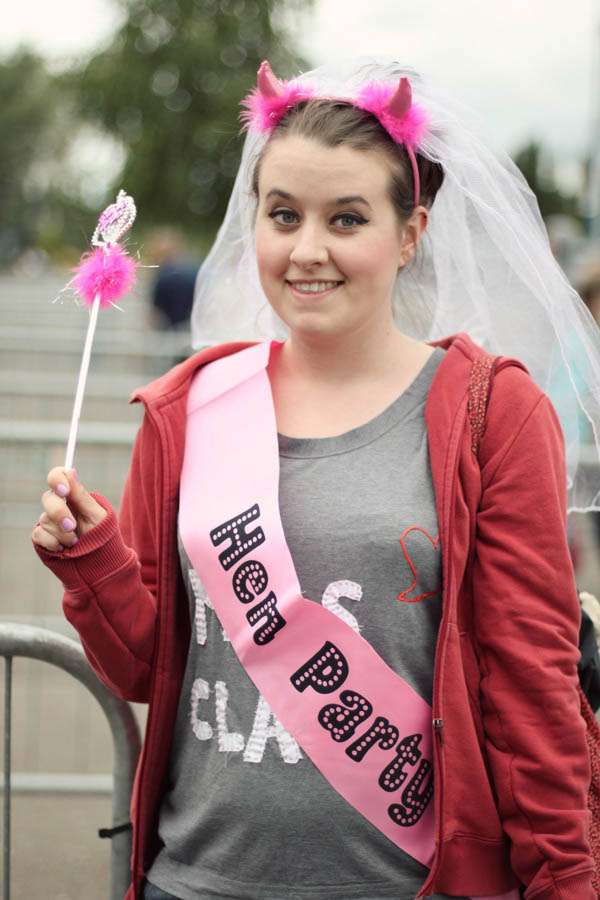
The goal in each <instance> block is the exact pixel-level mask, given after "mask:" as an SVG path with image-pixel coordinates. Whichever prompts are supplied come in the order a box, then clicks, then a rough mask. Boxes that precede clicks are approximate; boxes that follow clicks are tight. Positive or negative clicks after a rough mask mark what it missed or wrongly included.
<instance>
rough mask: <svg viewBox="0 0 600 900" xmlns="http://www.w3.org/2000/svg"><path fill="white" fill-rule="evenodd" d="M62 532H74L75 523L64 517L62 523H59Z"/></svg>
mask: <svg viewBox="0 0 600 900" xmlns="http://www.w3.org/2000/svg"><path fill="white" fill-rule="evenodd" d="M60 524H61V526H62V530H63V531H74V530H75V522H74V521H73V519H70V518H69V517H68V516H65V517H64V519H63V520H62V522H61V523H60Z"/></svg>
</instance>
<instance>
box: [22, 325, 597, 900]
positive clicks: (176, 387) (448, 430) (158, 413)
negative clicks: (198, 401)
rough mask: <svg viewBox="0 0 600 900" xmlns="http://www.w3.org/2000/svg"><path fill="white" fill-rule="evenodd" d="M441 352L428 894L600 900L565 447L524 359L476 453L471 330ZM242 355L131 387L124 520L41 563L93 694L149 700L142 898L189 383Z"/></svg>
mask: <svg viewBox="0 0 600 900" xmlns="http://www.w3.org/2000/svg"><path fill="white" fill-rule="evenodd" d="M430 343H431V345H439V346H441V347H443V348H444V349H446V350H447V353H446V354H445V356H444V359H443V360H442V362H441V364H440V365H439V367H438V369H437V371H436V373H435V376H434V379H433V382H432V385H431V387H430V390H429V393H428V397H427V401H426V406H425V419H426V425H427V432H428V441H429V454H430V461H431V469H432V477H433V484H434V491H435V498H436V508H437V515H438V520H439V528H440V543H441V550H442V566H443V616H442V621H441V624H440V629H439V634H438V641H437V647H436V655H435V670H434V691H433V711H432V714H433V728H434V732H435V741H434V744H435V750H434V779H435V792H434V798H435V799H434V812H435V829H436V852H435V857H434V860H433V864H432V867H431V871H430V874H429V876H428V878H427V879H426V881H425V884H424V885H423V887H422V888H421V890H420V892H419V894H418V897H423V896H428V895H429V894H432V893H435V892H440V893H448V894H461V895H465V894H467V895H470V896H473V895H494V894H499V893H502V892H504V891H508V890H509V889H511V888H513V887H515V886H517V885H518V884H519V883H521V884H522V885H524V886H525V889H524V896H525V897H526V898H528V900H529V898H537V900H591V898H595V896H596V894H595V892H594V891H593V889H592V886H591V873H592V869H593V862H592V859H591V856H590V848H589V843H588V839H587V835H588V828H589V820H590V815H589V812H588V807H587V793H588V787H589V781H590V764H589V756H588V751H587V745H586V737H585V732H586V726H585V723H584V721H583V719H582V717H581V714H580V701H579V695H578V692H577V683H578V680H577V663H578V660H579V650H578V637H579V623H580V605H579V599H578V595H577V589H576V583H575V574H574V571H573V565H572V562H571V557H570V554H569V549H568V545H567V537H566V473H565V461H564V439H563V434H562V430H561V427H560V423H559V420H558V417H557V414H556V412H555V410H554V407H553V406H552V404H551V402H550V400H549V399H548V397H547V396H546V394H545V393H544V392H543V391H542V390H541V389H540V388H539V387H538V386H537V385H536V384H535V382H534V381H533V379H532V378H531V377H530V375H529V373H528V371H527V369H526V368H525V366H524V365H523V364H522V363H520V362H519V361H518V360H515V359H509V358H506V357H502V359H501V361H500V363H499V365H498V366H497V369H496V376H495V379H494V382H493V387H492V392H491V395H490V401H489V406H488V412H487V424H486V429H485V432H484V434H483V437H482V439H481V443H480V450H479V459H477V458H476V456H475V455H474V453H473V450H472V448H471V430H470V424H469V415H468V410H467V396H468V384H469V376H470V371H471V363H472V360H473V359H474V358H475V357H477V356H478V355H480V354H481V352H482V349H481V348H480V347H479V346H478V345H477V344H475V343H474V342H473V341H472V340H471V338H470V337H469V336H468V334H466V333H464V332H461V333H459V334H456V335H451V336H449V337H446V338H443V339H442V340H439V341H432V342H430ZM247 346H249V344H248V343H230V344H223V345H220V346H218V347H212V348H209V349H207V350H203V351H201V352H199V353H197V354H195V355H194V356H192V357H191V358H190V359H188V360H186V361H185V362H183V363H181V364H180V365H178V366H176V367H175V368H173V369H172V370H171V371H169V372H167V373H166V374H165V375H163V376H162V377H160V378H158V379H156V380H155V381H153V382H152V383H151V384H149V385H147V386H145V387H143V388H141V389H139V390H137V391H135V392H134V393H133V394H132V396H131V398H130V402H132V403H133V402H137V401H140V400H141V401H142V402H143V403H144V404H145V415H144V418H143V421H142V424H141V426H140V429H139V431H138V434H137V436H136V440H135V444H134V448H133V452H132V458H131V465H130V469H129V473H128V476H127V480H126V483H125V487H124V491H123V496H122V499H121V505H120V510H119V517H118V520H117V517H116V515H115V511H114V510H113V508H112V506H111V504H110V503H109V502H108V500H106V499H105V498H104V497H102V496H101V495H100V494H98V493H93V494H92V496H94V497H95V498H96V500H97V501H98V502H99V503H101V504H102V506H104V507H105V508H106V509H107V510H108V513H109V514H108V515H107V516H106V518H105V519H104V520H103V521H102V522H101V523H100V524H99V525H97V526H95V527H94V528H93V529H92V530H91V531H89V532H87V533H86V534H85V535H83V536H82V537H81V538H80V539H79V542H78V543H77V544H76V545H75V546H74V547H73V548H72V549H67V550H65V551H64V552H62V553H51V552H48V551H45V550H43V549H42V548H41V547H38V546H37V545H35V544H34V547H35V549H36V552H37V553H38V555H39V556H40V557H41V559H42V560H43V561H44V563H45V564H46V565H47V566H48V567H49V568H51V569H52V570H53V571H54V572H55V574H56V575H57V576H58V577H59V578H60V579H61V581H62V583H63V585H64V587H65V594H64V599H63V608H64V613H65V616H66V617H67V619H68V620H69V621H70V622H71V623H72V625H73V626H74V627H75V628H76V629H77V631H78V632H79V635H80V637H81V641H82V644H83V647H84V649H85V652H86V655H87V657H88V659H89V661H90V663H91V665H92V666H93V668H94V669H95V671H96V673H97V674H98V676H99V678H100V679H101V680H102V681H103V682H104V683H105V684H106V685H107V686H108V687H109V688H110V689H111V691H113V692H114V693H115V694H116V695H117V696H119V697H122V698H124V699H126V700H131V701H135V702H148V703H149V704H150V706H149V712H148V720H147V726H146V736H145V740H144V746H143V750H142V754H141V756H140V760H139V764H138V769H137V774H136V781H135V785H134V790H133V796H132V804H131V817H132V822H133V828H134V831H133V853H132V874H133V881H132V885H131V887H130V889H129V891H128V893H127V900H134V898H136V900H138V898H141V896H142V884H143V878H144V873H145V871H147V870H148V868H149V866H150V864H151V862H152V860H153V858H154V856H155V854H156V852H157V850H158V847H159V839H158V835H157V821H158V811H159V807H160V802H161V796H162V791H163V789H164V785H165V777H166V772H167V765H168V759H169V750H170V744H171V736H172V733H173V728H174V723H175V716H176V712H177V705H178V700H179V693H180V688H181V683H182V679H183V673H184V669H185V664H186V659H187V653H188V646H189V641H190V621H189V611H188V605H187V602H186V599H185V587H184V584H183V580H182V575H181V571H180V566H179V559H178V553H177V540H176V519H177V509H178V490H179V477H180V472H181V466H182V460H183V450H184V439H185V424H186V400H187V394H188V390H189V386H190V381H191V378H192V376H193V374H194V372H195V371H196V369H197V368H198V367H199V366H201V365H204V364H205V363H207V362H210V361H211V360H213V359H216V358H218V357H220V356H225V355H228V354H230V353H235V352H236V351H238V350H241V349H243V348H244V347H247Z"/></svg>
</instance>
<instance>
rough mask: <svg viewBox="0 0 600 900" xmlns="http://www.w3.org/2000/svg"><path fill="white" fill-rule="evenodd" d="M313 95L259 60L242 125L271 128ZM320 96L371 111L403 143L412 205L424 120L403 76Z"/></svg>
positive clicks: (417, 193)
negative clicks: (350, 91)
mask: <svg viewBox="0 0 600 900" xmlns="http://www.w3.org/2000/svg"><path fill="white" fill-rule="evenodd" d="M316 97H317V91H316V89H315V88H314V87H312V85H310V84H306V83H303V84H302V83H300V82H299V81H297V80H296V79H291V80H290V81H280V80H279V79H278V78H276V77H275V75H274V74H273V71H272V69H271V66H270V65H269V63H268V61H267V60H264V61H263V62H262V63H261V64H260V68H259V70H258V74H257V79H256V87H255V88H254V89H253V90H252V91H251V92H250V93H249V94H247V95H246V97H244V99H243V100H242V101H241V105H242V106H244V107H245V109H244V110H243V111H242V112H241V113H240V119H241V120H242V122H243V123H244V125H245V126H246V127H247V128H249V129H250V130H252V131H254V132H271V131H273V129H274V128H275V127H276V126H277V124H278V123H279V121H280V120H281V119H282V118H283V116H284V115H285V114H286V112H287V111H288V110H289V109H291V108H292V107H293V106H295V105H296V104H297V103H300V102H302V101H303V100H311V99H313V98H316ZM320 99H323V100H339V101H342V102H344V103H350V104H352V105H353V106H357V107H359V108H360V109H364V110H365V111H366V112H370V113H372V115H374V116H375V117H376V118H377V119H378V121H379V122H380V124H381V125H382V126H383V128H385V130H386V131H387V133H388V134H389V135H390V137H391V138H392V139H393V140H394V141H395V143H397V144H403V145H404V147H405V148H406V152H407V153H408V157H409V159H410V163H411V166H412V173H413V183H414V205H415V206H418V203H419V198H420V196H421V183H420V179H419V167H418V165H417V159H416V156H415V148H417V146H418V143H419V141H420V140H421V138H422V136H423V134H424V132H425V129H426V127H427V123H428V116H427V113H426V111H425V110H424V109H423V107H422V106H419V105H418V104H417V103H413V102H412V89H411V86H410V81H409V80H408V78H406V77H402V78H400V82H399V83H398V85H397V86H394V85H393V84H390V83H389V82H386V81H370V82H368V83H367V84H365V85H363V87H362V88H361V90H360V91H359V93H358V95H357V96H356V97H323V96H321V97H320Z"/></svg>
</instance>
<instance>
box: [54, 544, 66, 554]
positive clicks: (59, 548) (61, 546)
mask: <svg viewBox="0 0 600 900" xmlns="http://www.w3.org/2000/svg"><path fill="white" fill-rule="evenodd" d="M64 549H65V548H64V547H63V545H62V544H59V545H58V547H57V548H56V550H55V551H54V552H55V553H59V552H62V551H63V550H64Z"/></svg>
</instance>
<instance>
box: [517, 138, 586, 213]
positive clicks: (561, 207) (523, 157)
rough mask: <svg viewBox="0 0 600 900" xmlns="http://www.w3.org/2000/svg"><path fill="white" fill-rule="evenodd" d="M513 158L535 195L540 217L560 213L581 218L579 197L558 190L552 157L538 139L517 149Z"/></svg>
mask: <svg viewBox="0 0 600 900" xmlns="http://www.w3.org/2000/svg"><path fill="white" fill-rule="evenodd" d="M513 160H514V162H515V163H516V165H517V166H518V167H519V169H520V170H521V172H522V173H523V175H524V176H525V179H526V181H527V183H528V185H529V187H530V188H531V190H532V191H533V193H534V194H535V195H536V197H537V201H538V204H539V207H540V212H541V214H542V218H544V219H546V218H547V217H548V216H551V215H556V214H558V213H562V214H565V215H570V216H573V217H574V218H575V219H578V220H580V221H581V220H582V219H581V211H580V200H579V197H578V196H577V195H576V194H565V193H563V192H562V191H561V190H560V188H559V187H558V185H557V184H556V180H555V177H554V173H553V164H552V159H551V157H550V155H549V154H548V153H547V152H546V151H544V149H543V147H542V145H541V144H540V143H539V142H538V141H530V143H528V144H526V145H525V146H524V147H522V148H521V149H520V150H518V151H517V152H516V153H515V154H514V155H513Z"/></svg>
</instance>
